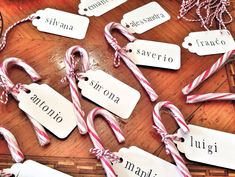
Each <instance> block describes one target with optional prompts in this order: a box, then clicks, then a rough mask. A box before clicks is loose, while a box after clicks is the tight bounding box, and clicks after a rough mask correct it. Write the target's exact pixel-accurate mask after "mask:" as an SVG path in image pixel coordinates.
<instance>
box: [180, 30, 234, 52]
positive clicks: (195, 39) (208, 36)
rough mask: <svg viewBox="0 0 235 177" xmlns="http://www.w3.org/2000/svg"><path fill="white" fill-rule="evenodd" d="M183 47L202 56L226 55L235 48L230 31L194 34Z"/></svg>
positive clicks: (186, 39)
mask: <svg viewBox="0 0 235 177" xmlns="http://www.w3.org/2000/svg"><path fill="white" fill-rule="evenodd" d="M182 46H183V47H184V48H186V49H188V50H189V51H190V52H191V53H196V54H198V55H200V56H204V55H212V54H219V53H225V52H228V51H230V50H233V49H234V48H235V42H234V39H233V37H232V35H231V34H230V32H229V31H228V30H212V31H200V32H192V33H189V35H188V36H187V37H186V38H184V42H183V44H182Z"/></svg>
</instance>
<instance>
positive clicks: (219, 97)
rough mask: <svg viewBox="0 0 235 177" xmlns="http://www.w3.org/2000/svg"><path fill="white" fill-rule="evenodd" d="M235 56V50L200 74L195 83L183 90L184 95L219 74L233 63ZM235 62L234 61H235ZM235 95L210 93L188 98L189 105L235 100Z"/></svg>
mask: <svg viewBox="0 0 235 177" xmlns="http://www.w3.org/2000/svg"><path fill="white" fill-rule="evenodd" d="M234 56H235V49H234V50H231V51H229V52H226V53H225V54H224V55H223V56H221V57H220V58H219V59H218V60H217V61H216V62H215V63H214V64H213V65H212V66H211V67H210V68H209V69H207V70H206V71H204V72H203V73H202V74H200V75H199V76H198V77H197V78H196V79H194V81H193V82H192V83H190V84H188V85H187V86H185V87H184V88H183V89H182V92H183V94H184V95H188V94H189V93H190V92H192V91H193V90H194V89H195V88H196V87H197V86H199V85H200V84H201V83H202V82H204V81H205V80H206V79H208V78H209V77H210V76H212V75H213V74H214V73H215V72H217V71H218V70H219V69H220V68H221V67H223V66H224V65H225V64H227V63H228V62H230V61H232V59H231V58H232V57H234ZM233 60H234V59H233ZM234 98H235V94H232V93H231V94H230V93H221V94H219V93H209V94H204V95H191V96H188V97H187V102H188V103H195V102H201V101H207V100H234Z"/></svg>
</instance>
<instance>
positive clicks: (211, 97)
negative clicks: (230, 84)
mask: <svg viewBox="0 0 235 177" xmlns="http://www.w3.org/2000/svg"><path fill="white" fill-rule="evenodd" d="M216 100H235V94H233V93H207V94H202V95H200V94H198V95H189V96H187V99H186V103H198V102H203V101H216Z"/></svg>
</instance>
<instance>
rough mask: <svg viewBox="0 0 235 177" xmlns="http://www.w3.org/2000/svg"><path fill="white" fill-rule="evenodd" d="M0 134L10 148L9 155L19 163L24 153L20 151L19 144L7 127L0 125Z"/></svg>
mask: <svg viewBox="0 0 235 177" xmlns="http://www.w3.org/2000/svg"><path fill="white" fill-rule="evenodd" d="M0 135H2V136H3V137H4V139H5V140H6V142H7V145H8V148H9V150H10V153H11V156H12V158H13V159H14V161H15V162H17V163H19V162H22V161H23V160H24V155H23V153H22V152H21V150H20V148H19V145H18V143H17V141H16V139H15V137H14V135H13V134H12V133H11V132H10V131H9V130H7V129H5V128H3V127H1V126H0Z"/></svg>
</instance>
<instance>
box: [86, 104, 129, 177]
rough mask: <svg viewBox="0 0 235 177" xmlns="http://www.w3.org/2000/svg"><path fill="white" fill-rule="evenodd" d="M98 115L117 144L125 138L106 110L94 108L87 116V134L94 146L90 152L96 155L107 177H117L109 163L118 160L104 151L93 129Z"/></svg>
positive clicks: (107, 151)
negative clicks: (106, 124) (113, 135)
mask: <svg viewBox="0 0 235 177" xmlns="http://www.w3.org/2000/svg"><path fill="white" fill-rule="evenodd" d="M98 115H101V116H103V117H104V118H105V120H106V121H107V122H108V124H109V125H110V127H111V129H112V130H113V132H114V134H115V136H116V138H117V140H118V142H119V143H122V142H124V141H125V138H124V135H123V133H122V130H121V129H120V127H119V125H118V123H117V121H116V120H115V118H114V116H113V115H112V114H111V113H110V112H108V111H107V110H105V109H103V108H94V109H93V110H91V112H90V113H89V114H88V116H87V127H88V133H89V136H90V138H91V141H92V143H93V144H94V149H91V150H90V152H91V153H92V154H96V156H97V158H98V159H100V161H101V163H102V166H103V168H104V170H105V172H106V175H107V177H116V176H117V175H116V174H115V172H114V170H113V168H112V166H111V164H110V161H111V162H116V161H119V158H118V157H115V155H114V154H112V153H111V152H110V151H109V150H105V149H104V146H103V145H102V143H101V139H100V138H99V135H98V134H97V132H96V130H95V127H94V119H95V118H96V116H98Z"/></svg>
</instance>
